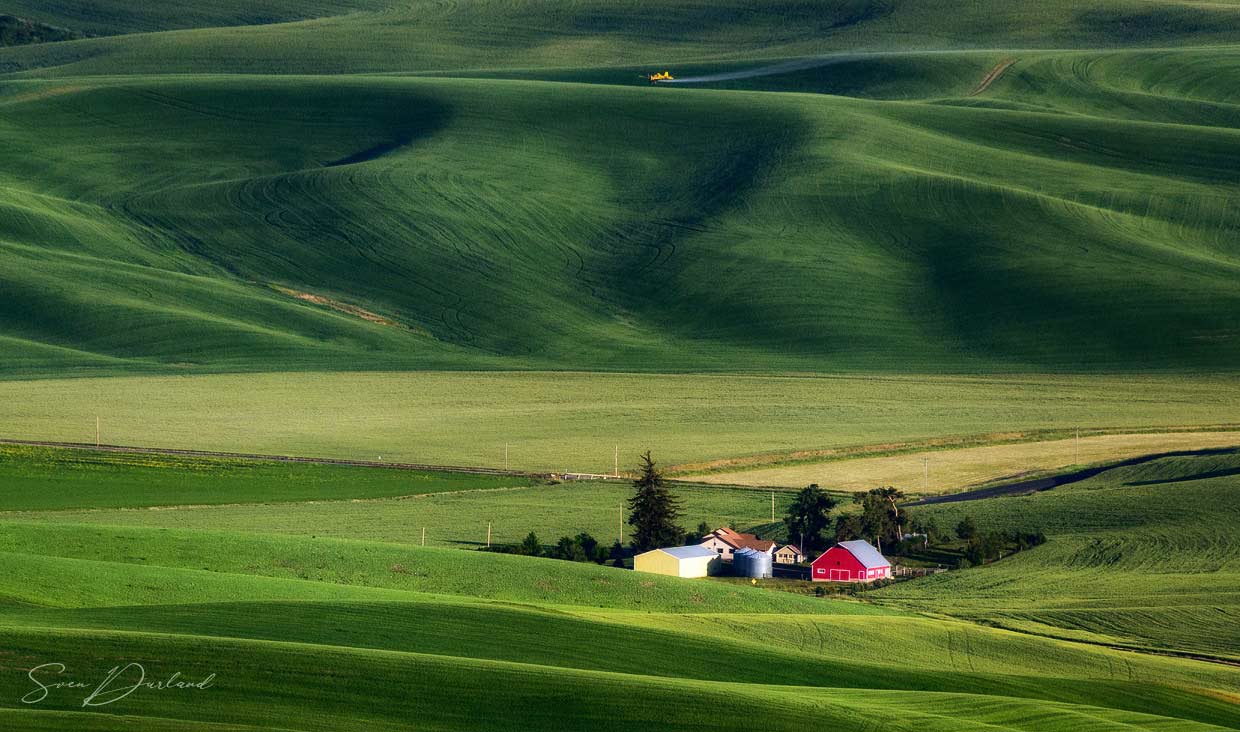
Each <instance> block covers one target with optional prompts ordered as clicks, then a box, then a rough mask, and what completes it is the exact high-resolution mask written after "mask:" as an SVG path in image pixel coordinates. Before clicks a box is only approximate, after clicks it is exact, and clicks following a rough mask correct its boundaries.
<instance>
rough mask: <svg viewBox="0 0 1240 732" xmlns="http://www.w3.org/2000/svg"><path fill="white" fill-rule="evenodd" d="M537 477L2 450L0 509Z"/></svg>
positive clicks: (389, 493) (213, 500) (318, 493)
mask: <svg viewBox="0 0 1240 732" xmlns="http://www.w3.org/2000/svg"><path fill="white" fill-rule="evenodd" d="M535 482H536V481H534V480H533V479H530V478H521V477H507V476H488V475H470V474H467V473H442V472H424V471H415V470H395V469H377V468H355V467H348V466H339V465H313V464H297V463H277V462H262V461H253V460H227V459H212V458H178V457H172V456H162V455H141V454H125V453H100V452H91V451H85V450H62V449H52V448H38V447H18V446H11V445H0V510H5V511H32V510H49V509H50V510H60V509H71V508H96V509H98V508H137V507H142V506H178V505H187V504H193V505H210V504H221V503H282V502H290V501H339V500H344V499H365V498H388V497H393V496H413V495H425V494H428V493H442V492H445V491H471V490H486V489H496V488H514V487H522V486H528V485H531V484H532V483H535Z"/></svg>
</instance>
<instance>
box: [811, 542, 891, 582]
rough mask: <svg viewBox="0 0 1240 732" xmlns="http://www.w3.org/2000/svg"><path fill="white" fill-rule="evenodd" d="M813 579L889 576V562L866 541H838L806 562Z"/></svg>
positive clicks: (856, 579)
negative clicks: (809, 561)
mask: <svg viewBox="0 0 1240 732" xmlns="http://www.w3.org/2000/svg"><path fill="white" fill-rule="evenodd" d="M810 567H811V569H810V572H811V574H810V577H811V578H813V580H814V581H815V582H873V581H874V580H877V579H885V578H887V577H890V576H891V562H888V561H887V559H886V557H884V556H883V555H882V554H879V553H878V550H877V549H875V548H874V547H873V546H871V545H870V542H868V541H861V540H857V541H841V542H840V543H838V544H836V545H835V546H833V547H831V548H830V549H828V550H826V551H825V552H823V553H822V555H821V556H819V557H818V558H817V559H815V560H814V563H813V564H811V565H810Z"/></svg>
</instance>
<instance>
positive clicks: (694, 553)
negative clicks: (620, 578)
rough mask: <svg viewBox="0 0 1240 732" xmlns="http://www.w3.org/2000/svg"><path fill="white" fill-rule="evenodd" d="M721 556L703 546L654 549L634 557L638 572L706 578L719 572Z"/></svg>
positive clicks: (634, 567)
mask: <svg viewBox="0 0 1240 732" xmlns="http://www.w3.org/2000/svg"><path fill="white" fill-rule="evenodd" d="M719 564H720V560H719V555H718V554H717V553H716V552H714V551H712V550H710V549H707V548H705V547H702V546H696V545H695V546H673V547H667V548H665V549H652V550H650V551H648V552H644V553H642V554H638V555H637V556H635V557H633V569H635V570H637V571H638V572H649V573H651V574H665V575H667V576H669V577H706V576H709V575H713V574H718V572H719Z"/></svg>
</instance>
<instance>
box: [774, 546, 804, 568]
mask: <svg viewBox="0 0 1240 732" xmlns="http://www.w3.org/2000/svg"><path fill="white" fill-rule="evenodd" d="M804 561H805V555H804V554H802V553H801V548H800V547H798V546H797V545H796V544H784V545H783V546H781V547H779V548H778V549H776V550H775V563H776V564H800V563H801V562H804Z"/></svg>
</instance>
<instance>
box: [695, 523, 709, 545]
mask: <svg viewBox="0 0 1240 732" xmlns="http://www.w3.org/2000/svg"><path fill="white" fill-rule="evenodd" d="M710 531H711V529H710V525H709V524H707V523H706V522H705V521H702V522H701V523H699V524H698V525H697V531H696V532H695V535H696V538H697V541H702V540H703V539H705V538H706V537H707V536H709V535H710Z"/></svg>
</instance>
